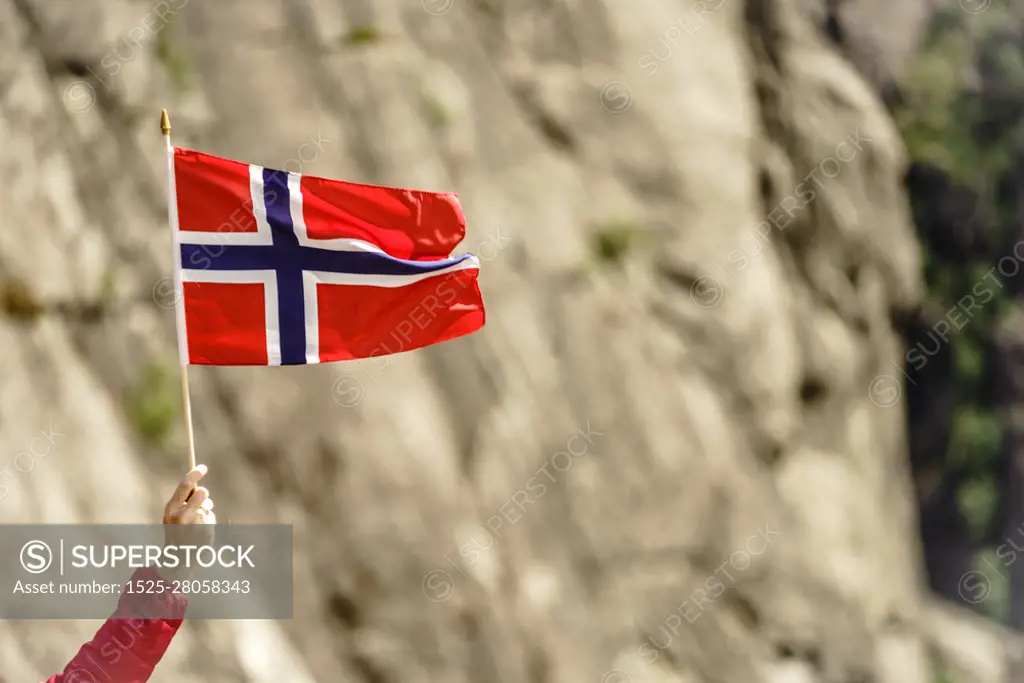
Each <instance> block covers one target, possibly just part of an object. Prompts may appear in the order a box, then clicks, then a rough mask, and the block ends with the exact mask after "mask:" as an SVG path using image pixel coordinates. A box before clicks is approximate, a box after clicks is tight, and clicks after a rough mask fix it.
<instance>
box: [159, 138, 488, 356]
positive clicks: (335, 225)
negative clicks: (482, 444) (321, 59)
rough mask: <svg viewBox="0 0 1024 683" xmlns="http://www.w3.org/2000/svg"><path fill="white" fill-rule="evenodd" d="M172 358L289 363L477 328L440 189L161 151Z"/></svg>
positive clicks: (468, 270)
mask: <svg viewBox="0 0 1024 683" xmlns="http://www.w3.org/2000/svg"><path fill="white" fill-rule="evenodd" d="M169 166H170V183H171V197H172V205H171V211H170V215H171V228H172V230H173V232H174V237H175V259H176V263H175V266H176V269H175V272H176V278H177V282H176V284H177V285H178V289H177V291H178V292H180V297H179V301H178V302H177V309H178V326H179V329H178V345H179V353H180V355H181V359H182V363H183V364H195V365H302V364H309V363H326V362H331V361H340V360H351V359H357V358H370V357H375V356H381V355H388V354H392V353H400V352H403V351H410V350H412V349H417V348H421V347H424V346H428V345H430V344H436V343H439V342H442V341H446V340H448V339H454V338H456V337H460V336H463V335H466V334H470V333H472V332H475V331H476V330H478V329H480V328H481V327H483V325H484V320H485V313H484V303H483V297H482V296H481V294H480V289H479V285H478V282H477V278H478V275H479V267H480V266H479V261H478V259H477V258H476V257H475V256H473V255H472V254H464V255H462V256H457V257H454V258H452V257H451V256H450V254H451V252H452V249H454V248H455V247H456V246H457V245H458V244H459V243H460V242H461V241H462V239H463V238H464V237H465V233H466V220H465V216H464V215H463V212H462V207H461V206H460V205H459V200H458V197H457V196H456V195H455V194H452V193H437V192H423V191H419V190H406V189H399V188H389V187H378V186H372V185H360V184H356V183H347V182H342V181H338V180H328V179H325V178H315V177H312V176H304V175H299V174H297V173H287V172H284V171H276V170H272V169H266V168H263V167H261V166H254V165H250V164H244V163H241V162H238V161H232V160H229V159H222V158H220V157H215V156H211V155H208V154H203V153H201V152H195V151H192V150H186V149H178V148H172V149H171V150H170V151H169Z"/></svg>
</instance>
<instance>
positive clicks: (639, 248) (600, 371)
mask: <svg viewBox="0 0 1024 683" xmlns="http://www.w3.org/2000/svg"><path fill="white" fill-rule="evenodd" d="M257 9H258V11H257ZM804 10H806V7H804V8H797V7H796V6H795V5H793V4H792V3H790V2H788V1H787V0H770V1H769V0H765V1H764V2H742V1H741V0H702V1H700V2H694V3H689V4H688V3H683V4H682V5H681V4H680V3H677V2H671V1H669V0H646V1H645V2H643V3H635V4H631V3H599V2H591V3H576V2H569V1H568V0H559V1H556V2H551V1H545V2H541V1H540V0H530V1H526V0H524V1H522V2H518V3H510V4H506V3H497V2H490V1H488V2H470V1H469V0H423V2H422V3H417V2H401V3H399V2H378V3H372V6H371V3H368V2H356V1H355V0H352V1H346V2H328V1H326V0H295V1H285V0H259V2H258V3H256V4H254V3H252V2H241V1H240V0H220V1H219V2H216V3H212V2H209V3H207V2H197V1H195V0H193V1H192V2H189V1H188V0H161V1H160V2H157V3H155V4H149V3H143V2H130V1H128V0H105V1H104V2H99V1H98V0H82V1H81V2H76V3H62V2H52V1H50V0H0V32H2V33H0V51H2V59H0V150H2V152H0V177H3V179H4V181H5V182H4V183H2V184H0V221H2V227H0V309H2V310H3V315H2V316H0V375H2V377H3V384H2V387H3V388H2V391H0V425H2V429H0V458H7V461H0V466H4V467H6V468H7V469H5V470H4V471H3V472H4V475H5V482H4V489H3V490H2V493H3V497H2V498H0V514H2V519H3V521H4V522H7V523H18V522H47V523H67V522H75V521H89V522H93V521H95V522H114V521H120V522H145V521H149V520H155V519H156V518H155V515H156V514H157V510H158V509H159V507H160V505H161V504H162V498H163V496H164V492H165V490H167V489H168V488H169V487H170V486H171V484H172V482H173V481H175V477H177V476H178V475H179V474H180V473H181V471H182V469H183V468H184V463H185V462H186V460H185V450H184V448H183V440H182V438H183V437H182V433H181V432H182V430H181V428H180V424H181V419H180V414H179V413H178V412H177V411H178V407H177V406H178V400H179V399H178V396H177V394H176V393H175V392H176V390H177V379H176V372H177V371H176V369H175V368H174V352H173V349H174V328H173V322H172V321H173V317H172V313H171V308H172V307H173V294H174V293H173V288H172V287H171V286H170V285H169V281H168V279H167V278H168V277H169V276H170V270H169V267H170V257H169V249H170V241H169V239H168V231H167V226H166V220H165V215H166V214H165V191H164V182H165V181H164V175H163V163H164V162H163V159H164V157H163V144H162V140H161V139H160V138H159V137H158V129H157V126H156V123H157V119H158V114H159V109H160V107H162V106H166V107H168V108H169V109H170V111H171V114H172V123H173V126H174V131H173V134H174V140H175V142H176V144H178V145H181V146H185V147H192V148H198V149H202V150H203V151H207V152H210V153H213V154H219V155H223V156H229V157H233V158H237V159H240V160H244V161H247V162H251V163H260V164H264V165H267V166H270V167H276V168H284V169H287V170H290V171H299V172H302V173H308V174H314V175H321V176H329V177H337V178H344V179H349V180H353V181H359V182H369V183H379V184H387V185H398V186H408V187H420V188H423V189H438V190H440V189H445V190H449V189H455V190H457V191H458V192H459V193H460V195H461V197H462V200H463V203H464V206H465V209H466V213H467V217H468V220H469V224H470V233H469V236H468V237H467V240H466V242H465V243H464V245H463V246H464V247H465V249H466V250H468V251H474V252H475V253H477V254H478V255H479V256H480V257H481V260H482V261H483V276H482V283H483V287H484V294H485V298H486V300H487V302H488V311H489V316H488V326H487V327H486V328H485V330H484V331H483V332H482V333H480V334H477V335H475V336H473V337H471V338H468V339H464V340H460V341H457V342H453V343H449V344H445V345H443V346H442V347H439V348H435V349H428V350H425V351H422V352H417V353H415V354H407V355H402V356H397V357H393V358H388V359H378V360H375V361H374V362H367V363H363V364H355V363H353V364H343V365H335V366H324V367H308V368H289V369H281V368H275V369H259V368H257V369H237V368H228V369H212V368H198V369H193V370H192V372H191V374H190V376H191V378H192V383H193V393H192V402H193V410H194V412H195V423H196V429H197V443H198V450H199V453H200V461H202V462H206V463H208V464H209V465H210V466H211V471H212V473H211V475H210V477H209V479H210V487H211V488H212V490H213V491H214V496H215V497H216V498H217V500H218V513H219V518H220V520H221V521H222V522H268V521H276V522H283V523H290V524H294V525H295V533H296V559H295V572H296V585H295V587H294V591H295V600H296V610H295V615H296V616H295V619H294V620H292V621H291V622H287V623H280V624H276V623H269V622H235V623H230V622H223V623H221V622H209V623H191V624H189V625H188V626H187V627H186V629H185V630H184V632H183V634H182V635H181V636H180V637H179V639H178V640H177V641H176V642H175V644H174V645H173V647H172V649H171V651H170V652H169V653H168V656H167V658H166V660H165V662H164V663H163V664H162V665H161V667H160V669H159V671H158V673H157V674H156V676H155V678H154V680H156V681H170V680H177V679H179V678H182V677H185V676H191V677H199V678H201V679H202V680H204V681H208V682H210V683H215V682H217V681H233V680H239V677H240V676H243V677H245V679H246V680H251V681H260V682H263V681H267V682H270V681H275V682H276V681H282V680H287V681H295V682H301V681H313V680H317V681H333V680H353V681H367V682H371V681H373V682H377V681H434V680H444V681H450V682H452V683H455V682H458V681H473V682H474V683H484V682H487V681H503V682H504V683H510V682H514V681H523V682H527V681H529V682H531V683H542V682H544V681H550V682H552V683H554V682H556V681H558V682H561V681H573V682H576V681H595V682H597V681H603V683H622V682H631V683H642V682H645V681H700V680H737V681H739V680H743V681H778V682H780V683H782V682H789V681H814V682H818V681H820V682H822V683H824V682H825V681H850V682H852V681H879V682H886V683H888V682H892V683H918V682H921V683H925V682H930V681H932V680H934V679H933V677H932V676H933V674H934V672H933V666H934V663H935V662H934V661H933V660H934V657H932V656H930V652H931V649H930V648H931V647H932V646H935V647H937V648H939V651H941V652H942V653H945V654H944V655H943V658H942V665H943V666H946V667H951V668H952V669H954V670H957V671H960V670H963V671H964V672H966V673H962V675H963V676H965V678H963V680H978V681H993V682H996V681H1008V680H1009V678H1008V675H1009V674H1008V673H1007V666H1008V664H1007V659H1008V657H1009V654H1007V650H1006V645H1005V639H1004V638H1003V637H1002V636H999V635H998V634H993V633H990V632H988V631H986V630H985V629H984V628H983V627H982V626H979V625H976V624H973V623H969V622H965V621H964V620H963V618H962V617H960V616H959V615H957V614H955V613H952V614H946V613H945V612H942V613H941V618H940V615H939V613H936V612H934V610H933V609H932V608H930V607H927V606H926V604H925V603H926V601H925V600H924V599H923V598H922V591H923V589H922V582H921V571H920V568H919V561H918V543H917V539H916V537H915V534H916V532H915V521H914V515H913V505H912V502H911V487H910V483H909V479H908V474H907V467H906V454H905V450H906V444H905V434H904V428H903V424H904V419H903V404H902V399H903V397H902V381H901V374H900V367H901V363H902V355H903V354H902V349H901V347H900V346H899V342H898V339H897V337H896V335H895V333H894V332H893V330H892V328H891V320H892V318H893V316H894V314H895V313H897V312H899V311H901V310H904V309H907V308H909V307H911V306H913V305H914V303H915V302H916V301H917V298H918V293H919V288H920V284H919V279H918V270H919V263H918V253H917V247H916V245H915V242H914V238H913V234H912V229H911V226H910V223H909V217H908V212H907V208H906V204H905V198H904V196H903V194H902V190H901V178H902V173H903V160H902V151H901V145H900V142H899V139H898V136H897V134H896V133H895V131H894V128H893V126H892V125H891V123H890V121H889V119H888V117H887V116H886V114H885V112H884V110H883V108H882V106H881V104H880V103H879V99H878V97H877V95H876V94H875V93H874V91H873V90H872V89H871V87H869V86H868V85H867V84H866V83H865V81H864V80H862V78H861V77H860V76H859V75H858V74H857V73H856V72H855V71H854V69H853V67H851V66H850V64H849V63H848V62H847V61H845V60H844V59H843V58H842V57H840V56H839V55H838V54H836V53H835V52H833V51H832V50H831V49H830V48H829V47H827V46H826V45H825V43H824V42H823V39H821V38H819V37H818V34H817V33H816V32H815V30H814V29H813V28H812V25H813V21H812V19H813V17H808V16H806V15H805V13H804ZM40 435H43V436H49V437H52V438H51V439H50V440H47V439H44V440H43V441H45V442H46V444H48V445H46V447H45V448H44V447H43V446H44V443H43V441H39V440H38V437H40ZM58 435H59V436H58ZM33 439H35V441H33ZM32 444H36V445H37V446H38V448H37V449H36V450H35V451H33V450H31V446H32ZM26 449H29V450H28V451H27V452H28V458H27V459H26V457H25V455H21V454H22V453H25V452H26ZM44 451H45V452H44ZM972 586H973V588H971V587H968V589H969V592H970V591H975V592H976V591H977V590H981V589H983V588H984V586H983V585H981V584H978V583H977V582H975V583H974V584H972ZM979 586H980V587H979ZM972 598H973V599H978V598H977V596H976V595H975V594H974V593H970V595H968V596H966V597H965V599H967V600H970V599H972ZM94 628H95V625H94V624H83V623H66V624H60V625H54V624H50V623H38V624H35V623H33V624H6V625H0V632H2V633H3V637H2V638H0V660H2V661H3V662H4V671H3V672H2V673H0V680H5V681H6V680H9V681H35V680H38V679H40V678H43V677H45V676H46V675H49V674H50V673H52V672H53V671H56V670H57V669H58V668H59V667H60V666H61V665H63V663H64V661H66V660H67V659H68V658H69V657H70V655H71V654H72V653H73V652H74V650H75V648H77V646H78V645H79V644H80V643H81V641H82V640H83V639H84V638H85V637H87V636H88V635H89V634H91V632H92V631H93V630H94ZM965 644H971V645H970V647H969V648H966V646H965ZM958 648H959V649H958ZM965 648H966V649H965ZM980 651H984V652H987V653H989V654H988V655H986V656H985V657H983V658H981V659H980V660H979V659H978V657H977V656H974V655H973V653H976V652H980Z"/></svg>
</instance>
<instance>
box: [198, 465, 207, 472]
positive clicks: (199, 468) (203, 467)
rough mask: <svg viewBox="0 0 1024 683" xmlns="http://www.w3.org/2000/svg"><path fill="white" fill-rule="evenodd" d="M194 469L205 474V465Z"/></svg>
mask: <svg viewBox="0 0 1024 683" xmlns="http://www.w3.org/2000/svg"><path fill="white" fill-rule="evenodd" d="M196 469H197V470H199V471H200V472H202V473H203V474H206V465H198V466H197V467H196Z"/></svg>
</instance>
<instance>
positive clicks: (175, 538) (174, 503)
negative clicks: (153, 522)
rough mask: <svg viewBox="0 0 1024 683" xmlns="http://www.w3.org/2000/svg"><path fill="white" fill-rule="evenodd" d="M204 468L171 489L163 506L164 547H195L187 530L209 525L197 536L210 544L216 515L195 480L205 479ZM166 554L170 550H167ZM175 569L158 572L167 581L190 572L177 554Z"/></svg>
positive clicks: (193, 535) (191, 531)
mask: <svg viewBox="0 0 1024 683" xmlns="http://www.w3.org/2000/svg"><path fill="white" fill-rule="evenodd" d="M206 471H207V470H206V465H199V466H197V467H196V468H195V469H193V470H192V471H191V472H189V473H188V474H187V475H185V478H184V479H182V480H181V482H179V484H178V488H176V489H175V490H174V493H173V494H172V495H171V498H170V500H168V501H167V505H165V506H164V517H163V523H164V545H165V546H175V547H176V546H179V545H195V544H196V541H197V534H196V531H195V530H194V529H192V528H190V527H191V526H192V525H196V524H200V525H209V529H208V531H207V530H204V531H207V532H206V533H202V534H199V535H198V536H199V537H200V538H202V539H203V542H205V543H212V542H213V525H214V524H216V523H217V515H216V514H215V513H214V512H213V499H212V498H210V492H209V491H208V490H207V489H206V488H204V487H202V486H196V484H198V483H199V480H200V479H202V478H203V477H204V476H206ZM167 552H168V553H170V552H171V551H167ZM176 556H177V557H178V566H177V567H176V568H169V569H163V568H162V569H161V570H160V573H161V575H162V576H164V578H166V579H169V580H176V579H184V578H188V576H189V574H190V573H191V572H190V571H189V569H188V568H187V567H185V566H184V560H183V558H182V556H181V554H180V553H178V554H176Z"/></svg>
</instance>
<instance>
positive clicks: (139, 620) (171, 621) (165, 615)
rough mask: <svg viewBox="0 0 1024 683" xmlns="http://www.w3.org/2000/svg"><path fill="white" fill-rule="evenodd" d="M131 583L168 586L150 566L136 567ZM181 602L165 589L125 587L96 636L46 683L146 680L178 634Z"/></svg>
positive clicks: (142, 682)
mask: <svg viewBox="0 0 1024 683" xmlns="http://www.w3.org/2000/svg"><path fill="white" fill-rule="evenodd" d="M131 581H132V582H136V581H143V582H149V581H153V582H160V581H162V582H163V584H164V585H165V586H166V585H168V584H167V582H166V581H163V580H162V579H161V578H160V575H159V574H157V573H156V570H154V569H151V568H145V569H139V570H138V571H136V572H135V574H134V575H132V578H131ZM144 585H145V584H144ZM186 605H187V602H186V600H185V598H183V597H182V596H181V595H178V594H174V593H170V592H169V588H168V589H167V592H164V593H162V594H157V593H138V592H135V593H132V592H128V591H125V592H124V593H122V594H121V598H120V600H118V603H117V611H116V612H114V614H113V615H112V616H111V617H110V619H108V620H107V621H106V622H105V623H104V624H103V626H102V627H101V628H100V630H99V631H97V632H96V636H95V637H94V638H93V639H92V640H91V641H90V642H88V643H86V644H85V645H83V646H82V649H81V650H79V651H78V654H77V655H75V658H74V659H72V660H71V661H70V662H68V665H67V666H66V667H65V668H64V671H63V672H62V673H59V674H57V675H56V676H53V677H52V678H50V679H49V680H48V681H47V683H145V681H148V680H149V677H150V676H151V675H152V674H153V669H154V668H155V667H156V665H157V664H158V663H159V662H160V659H161V658H162V657H163V656H164V652H166V651H167V646H168V645H170V644H171V639H172V638H174V634H175V633H177V632H178V628H179V627H180V626H181V622H182V619H183V618H184V616H185V607H186ZM147 616H148V618H147Z"/></svg>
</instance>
